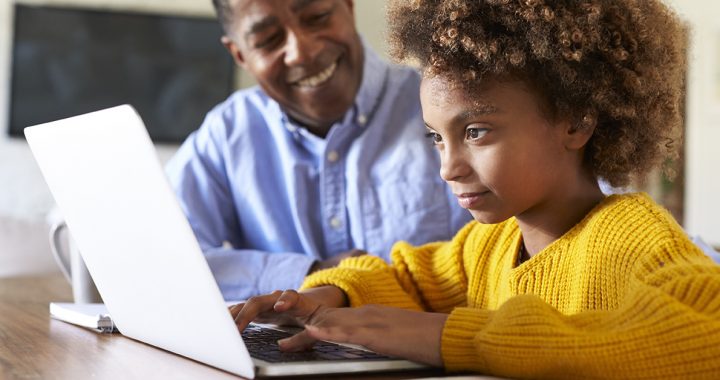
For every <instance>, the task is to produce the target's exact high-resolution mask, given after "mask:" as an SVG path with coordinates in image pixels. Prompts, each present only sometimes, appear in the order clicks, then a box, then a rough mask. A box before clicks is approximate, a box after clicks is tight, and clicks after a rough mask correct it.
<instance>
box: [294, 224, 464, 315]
mask: <svg viewBox="0 0 720 380" xmlns="http://www.w3.org/2000/svg"><path fill="white" fill-rule="evenodd" d="M475 225H477V224H476V223H470V224H468V225H467V226H466V227H465V228H463V229H462V230H461V231H460V232H459V233H458V234H457V235H456V236H455V237H454V238H453V240H452V241H449V242H436V243H429V244H425V245H423V246H420V247H413V246H411V245H410V244H407V243H405V242H400V243H397V244H395V246H394V247H393V252H392V255H391V256H392V262H393V265H392V266H390V265H388V264H387V263H385V262H384V261H383V260H382V259H380V258H378V257H374V256H360V257H353V258H348V259H345V260H343V261H342V262H341V263H340V265H339V266H338V267H337V268H333V269H327V270H324V271H320V272H317V273H314V274H312V275H311V276H308V277H307V278H306V280H305V282H304V283H303V286H302V288H303V289H306V288H313V287H319V286H324V285H334V286H337V287H339V288H340V289H342V290H343V291H344V292H345V294H346V295H347V296H348V300H349V301H350V306H353V307H356V306H361V305H366V304H382V305H387V306H395V307H401V308H405V309H410V310H425V311H436V312H449V311H450V310H452V309H453V308H454V307H457V306H464V305H466V303H467V298H466V297H467V296H466V293H467V280H466V278H467V277H466V275H465V272H464V269H463V263H462V259H463V254H464V248H465V246H466V244H465V243H466V240H467V238H468V235H469V234H470V232H471V231H472V228H473V226H475Z"/></svg>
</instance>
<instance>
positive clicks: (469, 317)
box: [441, 242, 720, 379]
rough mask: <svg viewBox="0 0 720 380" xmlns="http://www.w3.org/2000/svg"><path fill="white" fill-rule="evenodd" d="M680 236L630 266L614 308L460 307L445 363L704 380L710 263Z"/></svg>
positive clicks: (713, 309)
mask: <svg viewBox="0 0 720 380" xmlns="http://www.w3.org/2000/svg"><path fill="white" fill-rule="evenodd" d="M678 249H679V250H684V251H685V252H693V247H692V246H691V245H690V243H689V242H688V243H687V244H675V245H674V246H673V244H668V245H666V246H665V252H664V253H662V254H661V255H659V256H656V257H655V258H654V259H651V260H644V261H643V262H642V263H639V264H638V265H636V267H637V268H635V270H634V273H633V278H632V280H631V281H630V282H629V284H628V286H627V289H626V292H625V295H624V297H622V299H621V302H620V304H619V307H618V308H617V309H613V310H604V311H585V312H580V313H577V314H574V315H564V314H562V313H560V312H559V311H558V310H557V309H554V308H553V307H552V306H550V305H549V304H548V303H546V302H544V301H543V300H541V299H540V298H539V297H537V296H534V295H519V296H516V297H513V298H511V299H510V300H508V301H507V302H506V303H504V304H503V305H502V306H501V307H500V308H499V309H497V310H494V311H491V310H483V309H473V308H467V307H460V308H456V309H455V310H453V312H452V313H451V314H450V316H449V318H448V320H447V322H446V325H445V328H444V331H443V336H442V341H441V347H442V356H443V360H444V363H445V366H446V367H447V368H448V369H450V370H472V371H479V372H483V373H487V374H493V375H499V376H508V377H517V378H528V377H533V378H538V377H541V378H608V377H611V378H623V379H635V378H686V377H697V378H713V377H715V376H717V374H718V373H719V372H718V371H720V361H719V360H718V357H719V356H720V298H718V296H717V295H718V294H720V267H719V266H717V265H713V264H712V263H710V262H709V260H707V259H706V258H705V257H702V256H700V255H698V256H697V257H688V258H687V259H680V260H677V261H676V262H672V261H671V260H669V258H672V257H678V254H677V253H671V251H673V250H678Z"/></svg>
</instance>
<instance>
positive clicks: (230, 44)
mask: <svg viewBox="0 0 720 380" xmlns="http://www.w3.org/2000/svg"><path fill="white" fill-rule="evenodd" d="M220 42H222V44H223V46H225V49H227V51H228V53H230V55H231V56H232V58H233V61H235V64H236V65H238V66H240V67H242V68H243V69H244V68H245V59H244V58H243V55H242V53H241V52H240V48H239V47H238V46H237V44H236V43H235V42H234V41H233V40H232V39H231V38H230V37H228V36H222V37H221V38H220Z"/></svg>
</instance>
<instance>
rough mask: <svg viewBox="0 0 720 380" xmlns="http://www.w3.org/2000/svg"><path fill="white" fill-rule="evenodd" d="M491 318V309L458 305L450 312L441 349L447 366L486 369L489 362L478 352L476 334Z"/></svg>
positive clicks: (461, 368)
mask: <svg viewBox="0 0 720 380" xmlns="http://www.w3.org/2000/svg"><path fill="white" fill-rule="evenodd" d="M489 319H490V311H488V310H483V309H473V308H467V307H458V308H455V309H454V310H453V312H452V313H450V316H449V317H448V319H447V321H446V322H445V328H444V329H443V335H442V341H441V351H442V357H443V363H444V364H445V368H447V369H448V370H450V371H457V370H469V369H471V370H474V371H477V370H485V369H487V363H486V362H485V360H484V358H482V357H480V356H479V354H478V349H477V347H476V344H475V336H476V335H477V334H478V333H479V332H480V331H481V330H482V329H483V328H484V327H485V325H486V324H487V322H488V320H489Z"/></svg>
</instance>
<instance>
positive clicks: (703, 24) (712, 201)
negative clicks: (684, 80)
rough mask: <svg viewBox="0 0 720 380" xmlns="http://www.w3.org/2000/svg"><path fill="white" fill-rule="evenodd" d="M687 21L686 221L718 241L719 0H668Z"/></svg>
mask: <svg viewBox="0 0 720 380" xmlns="http://www.w3.org/2000/svg"><path fill="white" fill-rule="evenodd" d="M669 3H670V4H671V5H672V6H673V7H674V8H675V10H676V11H677V12H678V13H679V14H680V15H681V16H682V17H683V18H684V19H686V20H687V21H688V22H689V23H690V27H691V41H692V42H691V47H690V57H689V58H690V59H689V62H690V67H689V77H688V104H687V124H686V140H685V143H686V145H685V155H686V156H685V157H686V165H685V169H686V172H685V173H686V174H685V175H686V177H685V221H684V226H685V228H686V229H687V230H688V232H689V233H690V234H693V235H700V236H701V237H702V238H703V239H705V240H706V241H707V242H708V243H710V244H712V245H714V246H716V247H720V222H719V221H720V169H719V168H720V149H719V148H720V146H719V145H720V21H718V20H720V3H718V2H715V1H706V0H671V1H669Z"/></svg>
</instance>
